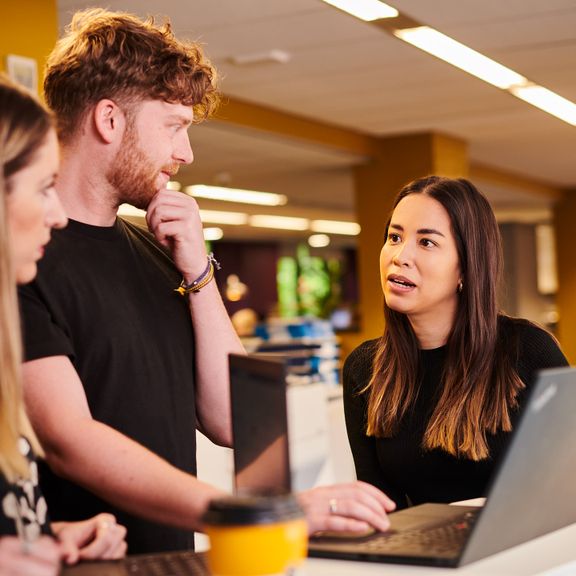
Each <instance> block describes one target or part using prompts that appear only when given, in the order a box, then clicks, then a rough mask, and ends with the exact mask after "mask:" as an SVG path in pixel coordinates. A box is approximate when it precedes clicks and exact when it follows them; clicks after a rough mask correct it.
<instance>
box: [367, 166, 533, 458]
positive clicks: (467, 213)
mask: <svg viewBox="0 0 576 576" xmlns="http://www.w3.org/2000/svg"><path fill="white" fill-rule="evenodd" d="M409 194H426V195H428V196H430V197H431V198H434V199H435V200H437V201H438V202H440V204H442V206H443V207H444V209H445V210H446V212H447V213H448V215H449V217H450V221H451V226H452V233H453V234H454V239H455V241H456V247H457V250H458V257H459V260H460V270H461V274H462V280H463V288H462V291H461V292H459V297H458V308H457V312H456V317H455V322H454V326H453V327H452V331H451V333H450V336H449V338H448V342H447V358H446V364H445V368H444V371H443V376H442V390H441V391H440V394H439V397H438V398H439V399H438V402H437V404H436V406H435V407H434V409H433V411H432V414H431V416H430V419H429V421H428V423H427V425H426V430H425V433H424V439H423V447H424V448H425V449H429V450H431V449H436V448H439V449H441V450H444V451H445V452H448V453H449V454H452V455H454V456H460V457H465V458H468V459H471V460H482V459H485V458H487V457H488V456H489V451H488V443H487V438H486V435H487V433H492V434H494V433H496V432H497V431H498V430H504V431H510V430H511V428H512V425H511V419H510V412H511V409H513V408H515V407H516V405H517V400H516V397H517V394H518V392H519V390H520V389H521V388H523V387H524V384H523V383H522V381H521V380H520V377H519V376H518V374H517V372H516V368H515V363H514V362H513V361H512V359H511V355H510V354H509V353H506V350H505V346H504V345H503V344H504V343H501V342H499V341H498V305H497V293H498V286H499V281H500V275H501V272H502V247H501V240H500V232H499V230H498V225H497V223H496V218H495V217H494V213H493V211H492V208H491V207H490V204H489V203H488V201H487V200H486V198H485V197H484V196H483V195H482V194H481V193H480V192H479V191H478V190H477V189H476V188H475V187H474V185H473V184H472V183H470V182H469V181H467V180H464V179H450V178H442V177H439V176H429V177H426V178H420V179H418V180H415V181H413V182H411V183H410V184H408V185H407V186H405V187H404V188H403V189H402V190H401V191H400V193H399V194H398V196H397V197H396V200H395V202H394V207H396V206H397V205H398V204H399V203H400V202H401V201H402V199H403V198H405V197H406V196H408V195H409ZM389 225H390V221H388V224H387V225H386V235H385V238H387V236H388V226H389ZM384 317H385V322H386V323H385V328H384V334H383V335H382V337H381V338H380V340H379V343H378V347H377V352H376V356H375V359H374V368H373V373H372V378H371V380H370V382H369V384H368V385H367V387H366V389H365V390H364V391H367V392H368V393H369V395H368V426H367V434H368V435H369V436H377V437H390V436H393V435H394V434H395V432H396V431H397V429H398V426H399V424H400V421H401V420H402V418H403V417H404V416H405V415H406V412H407V411H408V409H409V408H410V407H411V406H412V405H413V403H414V402H415V400H416V396H417V393H418V377H419V374H418V364H419V355H420V350H419V344H418V340H417V338H416V335H415V334H414V331H413V330H412V327H411V325H410V322H409V321H408V318H407V317H406V316H405V315H404V314H401V313H399V312H395V311H394V310H391V309H390V308H389V307H388V306H387V305H386V303H385V304H384Z"/></svg>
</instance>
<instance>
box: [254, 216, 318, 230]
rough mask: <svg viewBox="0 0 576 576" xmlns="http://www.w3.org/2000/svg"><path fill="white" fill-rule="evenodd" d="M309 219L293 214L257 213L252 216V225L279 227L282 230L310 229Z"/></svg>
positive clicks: (257, 226)
mask: <svg viewBox="0 0 576 576" xmlns="http://www.w3.org/2000/svg"><path fill="white" fill-rule="evenodd" d="M308 225H309V221H308V220H307V219H306V218H294V217H292V216H272V215H267V214H257V215H255V216H250V226H254V227H256V228H278V229H280V230H308Z"/></svg>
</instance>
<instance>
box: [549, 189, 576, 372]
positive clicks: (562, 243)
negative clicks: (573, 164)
mask: <svg viewBox="0 0 576 576" xmlns="http://www.w3.org/2000/svg"><path fill="white" fill-rule="evenodd" d="M554 220H555V225H556V251H557V262H558V294H557V295H556V303H557V305H558V314H559V323H558V338H559V340H560V344H561V345H562V350H563V351H564V354H566V356H567V357H568V360H569V362H570V363H571V364H576V257H575V256H574V222H576V190H570V191H568V192H566V194H565V195H564V198H563V199H562V200H561V201H560V202H558V204H557V205H556V208H555V211H554Z"/></svg>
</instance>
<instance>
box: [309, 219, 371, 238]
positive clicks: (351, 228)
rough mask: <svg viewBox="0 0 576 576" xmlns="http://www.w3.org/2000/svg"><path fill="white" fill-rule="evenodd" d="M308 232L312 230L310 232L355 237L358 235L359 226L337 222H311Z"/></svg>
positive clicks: (354, 223) (353, 223)
mask: <svg viewBox="0 0 576 576" xmlns="http://www.w3.org/2000/svg"><path fill="white" fill-rule="evenodd" d="M310 230H312V232H321V233H324V234H343V235H345V236H357V235H358V234H360V224H357V223H356V222H343V221H339V220H313V221H312V222H311V224H310Z"/></svg>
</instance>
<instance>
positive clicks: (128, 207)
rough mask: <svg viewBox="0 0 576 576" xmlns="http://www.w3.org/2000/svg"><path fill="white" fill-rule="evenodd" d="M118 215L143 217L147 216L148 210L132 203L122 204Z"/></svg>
mask: <svg viewBox="0 0 576 576" xmlns="http://www.w3.org/2000/svg"><path fill="white" fill-rule="evenodd" d="M118 216H139V217H141V218H146V211H145V210H140V208H136V207H135V206H132V204H120V207H119V208H118Z"/></svg>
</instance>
